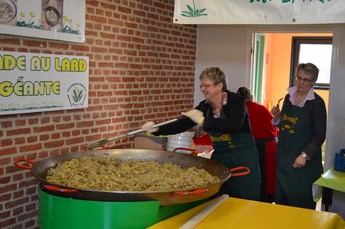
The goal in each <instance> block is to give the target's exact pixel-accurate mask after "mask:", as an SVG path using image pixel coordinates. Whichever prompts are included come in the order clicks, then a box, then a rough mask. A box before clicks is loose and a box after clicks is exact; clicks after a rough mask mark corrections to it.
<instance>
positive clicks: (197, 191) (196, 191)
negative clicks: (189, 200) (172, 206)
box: [170, 188, 208, 197]
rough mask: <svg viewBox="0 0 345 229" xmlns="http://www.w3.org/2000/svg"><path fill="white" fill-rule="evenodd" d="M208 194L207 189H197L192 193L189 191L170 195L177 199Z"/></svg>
mask: <svg viewBox="0 0 345 229" xmlns="http://www.w3.org/2000/svg"><path fill="white" fill-rule="evenodd" d="M206 192H208V189H207V188H201V189H195V190H192V191H187V192H172V193H170V196H171V197H176V196H189V195H198V194H203V193H206Z"/></svg>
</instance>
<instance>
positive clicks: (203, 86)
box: [200, 84, 214, 89]
mask: <svg viewBox="0 0 345 229" xmlns="http://www.w3.org/2000/svg"><path fill="white" fill-rule="evenodd" d="M211 86H214V85H213V84H204V85H200V89H204V88H205V89H207V88H209V87H211Z"/></svg>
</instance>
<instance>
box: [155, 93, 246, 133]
mask: <svg viewBox="0 0 345 229" xmlns="http://www.w3.org/2000/svg"><path fill="white" fill-rule="evenodd" d="M226 93H227V104H226V105H224V107H223V111H222V113H223V115H224V116H225V118H214V117H213V112H212V107H211V105H210V104H208V103H206V102H205V100H203V101H201V102H200V103H199V105H198V106H197V107H196V108H195V109H198V110H200V111H202V112H203V113H204V117H205V120H204V125H203V129H204V130H205V131H206V132H209V131H214V132H218V133H230V134H233V133H238V132H239V131H243V132H245V133H248V134H251V129H250V123H249V116H248V111H247V108H246V103H245V100H244V98H243V97H242V96H239V95H237V94H236V93H233V92H230V91H226ZM195 125H196V124H195V123H194V122H193V121H192V120H190V119H189V118H185V119H181V120H179V121H177V122H174V123H171V124H168V125H165V126H161V127H160V128H159V130H158V131H157V132H155V133H153V134H154V135H168V134H177V133H181V132H184V131H187V130H189V129H190V128H192V127H194V126H195Z"/></svg>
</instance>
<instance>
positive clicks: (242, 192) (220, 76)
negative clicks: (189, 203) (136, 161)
mask: <svg viewBox="0 0 345 229" xmlns="http://www.w3.org/2000/svg"><path fill="white" fill-rule="evenodd" d="M225 79H226V78H225V75H224V73H223V71H222V70H220V69H219V68H216V67H212V68H207V69H205V70H204V71H203V72H202V73H201V75H200V82H201V84H200V90H201V92H202V93H203V94H204V96H205V100H204V101H202V102H200V104H199V105H198V106H197V107H196V108H195V109H194V110H190V111H188V112H184V113H182V114H183V115H185V116H187V117H188V118H186V119H180V120H179V121H177V122H174V123H171V124H169V125H165V126H162V127H160V128H159V130H158V131H155V130H152V129H151V128H152V125H153V124H154V123H153V122H148V123H146V124H144V126H143V129H145V130H147V131H148V132H152V131H155V132H153V134H154V135H167V134H176V133H180V132H184V131H186V130H189V129H190V128H192V127H193V126H195V125H197V124H198V125H201V126H203V129H204V130H205V131H206V132H207V133H208V134H209V136H210V139H211V141H212V145H213V148H214V151H213V153H212V156H211V159H212V160H215V161H218V162H220V163H222V164H224V165H226V166H227V167H228V168H229V169H231V168H234V167H238V166H247V167H248V168H249V169H250V174H249V175H246V176H239V177H230V179H229V180H228V181H227V182H225V184H224V185H223V186H222V189H221V190H220V192H219V193H218V194H217V196H218V195H221V194H228V195H230V196H233V197H237V198H244V199H251V200H259V199H260V179H261V177H260V168H259V159H258V152H257V149H256V147H255V142H254V138H253V135H252V133H251V129H250V124H249V118H248V112H247V109H246V105H245V101H244V99H243V98H242V97H241V96H239V95H237V94H236V93H233V92H230V91H229V90H227V86H226V81H225Z"/></svg>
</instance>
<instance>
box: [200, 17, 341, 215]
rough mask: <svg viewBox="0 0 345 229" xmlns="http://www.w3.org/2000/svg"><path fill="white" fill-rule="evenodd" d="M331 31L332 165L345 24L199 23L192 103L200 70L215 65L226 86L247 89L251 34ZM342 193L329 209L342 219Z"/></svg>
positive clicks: (328, 157) (329, 139)
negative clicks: (258, 24) (257, 24)
mask: <svg viewBox="0 0 345 229" xmlns="http://www.w3.org/2000/svg"><path fill="white" fill-rule="evenodd" d="M260 32H261V33H265V32H266V33H267V32H287V33H296V32H304V33H308V32H310V33H324V32H326V33H333V52H332V53H333V54H332V55H333V56H332V71H331V85H330V93H329V94H330V98H329V101H328V104H329V112H328V126H327V137H326V141H327V145H326V161H325V171H326V170H328V169H329V168H330V167H332V166H333V163H334V154H335V153H336V152H339V150H340V149H341V148H345V141H344V136H345V109H344V107H345V96H344V92H343V88H345V43H344V42H342V41H344V40H345V25H343V24H340V25H308V26H307V25H298V26H287V25H286V26H284V25H279V26H245V25H243V26H233V25H199V26H198V41H197V57H196V58H197V59H196V80H195V95H194V96H195V105H196V104H198V103H199V102H200V101H201V100H202V99H203V96H202V95H201V93H200V90H199V84H200V82H199V80H198V77H199V74H200V72H201V71H202V70H203V69H205V68H207V67H211V66H218V67H220V68H221V69H223V71H224V72H225V74H226V75H227V78H228V89H230V90H231V91H234V92H236V90H237V88H238V87H240V86H247V87H249V88H250V86H251V85H250V84H251V55H250V50H251V46H252V36H253V34H254V33H260ZM344 204H345V193H340V192H336V191H335V192H334V195H333V204H332V205H331V206H330V209H329V211H332V212H337V213H339V214H340V215H341V216H342V217H343V218H344V219H345V208H344V207H342V206H344Z"/></svg>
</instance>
